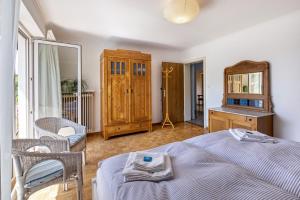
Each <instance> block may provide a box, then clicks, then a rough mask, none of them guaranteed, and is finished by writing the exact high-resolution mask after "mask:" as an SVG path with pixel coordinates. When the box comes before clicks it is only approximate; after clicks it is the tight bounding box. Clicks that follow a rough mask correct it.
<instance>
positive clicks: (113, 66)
mask: <svg viewBox="0 0 300 200" xmlns="http://www.w3.org/2000/svg"><path fill="white" fill-rule="evenodd" d="M110 67H111V68H110V73H111V74H112V75H113V74H115V63H114V62H111V63H110Z"/></svg>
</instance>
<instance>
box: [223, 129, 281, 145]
mask: <svg viewBox="0 0 300 200" xmlns="http://www.w3.org/2000/svg"><path fill="white" fill-rule="evenodd" d="M229 132H230V133H231V135H232V136H233V137H234V138H235V139H237V140H239V141H244V142H260V143H277V142H278V140H277V139H275V138H272V137H270V136H267V135H265V134H262V133H260V132H258V131H248V130H246V129H240V128H236V129H229Z"/></svg>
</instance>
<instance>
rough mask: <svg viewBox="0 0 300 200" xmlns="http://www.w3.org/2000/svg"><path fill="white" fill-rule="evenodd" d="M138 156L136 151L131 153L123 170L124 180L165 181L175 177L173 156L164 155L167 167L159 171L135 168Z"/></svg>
mask: <svg viewBox="0 0 300 200" xmlns="http://www.w3.org/2000/svg"><path fill="white" fill-rule="evenodd" d="M135 158H136V154H135V153H130V154H129V156H128V159H127V162H126V165H125V167H124V169H123V171H122V174H123V175H124V181H125V182H129V181H154V182H158V181H163V180H169V179H170V178H172V177H173V169H172V164H171V158H170V156H168V155H167V154H165V155H164V161H165V169H164V170H162V171H157V172H149V171H143V170H137V169H135V168H134V161H135Z"/></svg>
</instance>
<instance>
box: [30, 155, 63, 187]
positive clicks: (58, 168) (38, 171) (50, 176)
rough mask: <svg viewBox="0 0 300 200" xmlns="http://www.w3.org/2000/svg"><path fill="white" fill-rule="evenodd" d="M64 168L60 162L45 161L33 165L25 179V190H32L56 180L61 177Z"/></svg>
mask: <svg viewBox="0 0 300 200" xmlns="http://www.w3.org/2000/svg"><path fill="white" fill-rule="evenodd" d="M63 171H64V167H63V165H62V163H61V162H60V161H57V160H47V161H43V162H41V163H39V164H36V165H34V166H33V167H32V168H31V169H30V170H29V171H28V173H27V176H26V178H25V185H24V187H25V188H33V187H36V186H38V185H41V184H47V183H48V182H50V181H52V180H54V179H57V178H59V177H61V176H62V175H63Z"/></svg>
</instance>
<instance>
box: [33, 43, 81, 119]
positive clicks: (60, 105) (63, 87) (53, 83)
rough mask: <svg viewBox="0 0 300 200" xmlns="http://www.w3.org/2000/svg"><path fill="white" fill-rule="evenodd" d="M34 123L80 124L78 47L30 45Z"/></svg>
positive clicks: (59, 44)
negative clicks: (50, 120) (66, 121)
mask: <svg viewBox="0 0 300 200" xmlns="http://www.w3.org/2000/svg"><path fill="white" fill-rule="evenodd" d="M33 73H34V76H33V79H34V120H36V119H39V118H44V117H60V118H66V119H69V120H71V121H74V122H76V123H79V124H80V123H81V46H79V45H72V44H65V43H58V42H52V41H43V40H35V41H34V72H33Z"/></svg>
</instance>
